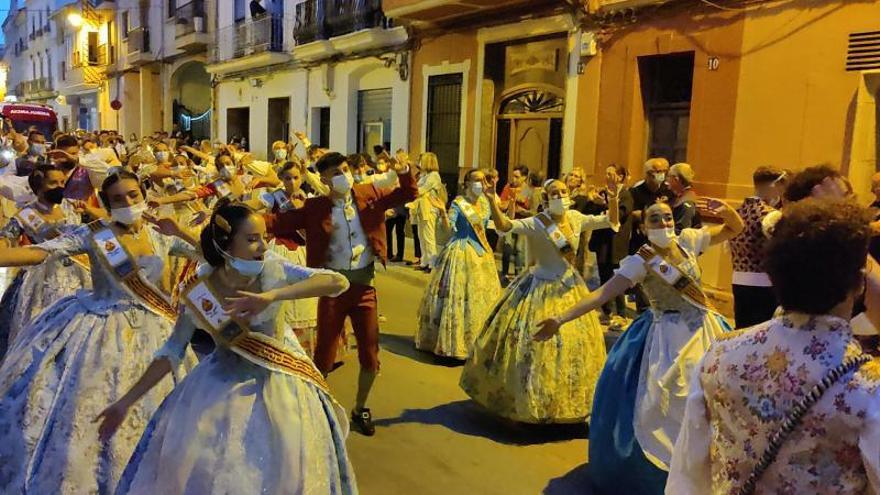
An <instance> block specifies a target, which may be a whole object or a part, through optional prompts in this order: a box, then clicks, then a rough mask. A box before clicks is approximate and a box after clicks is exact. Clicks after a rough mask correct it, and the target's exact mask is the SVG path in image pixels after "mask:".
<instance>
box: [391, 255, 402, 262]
mask: <svg viewBox="0 0 880 495" xmlns="http://www.w3.org/2000/svg"><path fill="white" fill-rule="evenodd" d="M391 262H392V263H403V256H395V257H393V258H391Z"/></svg>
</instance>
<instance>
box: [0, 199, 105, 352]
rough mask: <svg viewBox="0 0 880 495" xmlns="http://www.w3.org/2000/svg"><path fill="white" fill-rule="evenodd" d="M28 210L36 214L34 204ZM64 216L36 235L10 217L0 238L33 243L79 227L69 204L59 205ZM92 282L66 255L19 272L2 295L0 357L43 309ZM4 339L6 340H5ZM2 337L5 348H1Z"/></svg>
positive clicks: (81, 268)
mask: <svg viewBox="0 0 880 495" xmlns="http://www.w3.org/2000/svg"><path fill="white" fill-rule="evenodd" d="M25 208H30V209H31V211H35V212H36V211H37V210H36V206H34V205H33V204H30V205H27V206H26V207H25ZM61 210H62V212H63V213H64V216H63V217H62V218H61V219H59V221H56V222H48V221H46V219H43V221H44V222H45V223H43V224H42V225H41V226H40V228H39V231H38V232H31V231H30V229H29V228H26V227H24V226H22V224H21V222H20V221H19V220H18V219H17V218H15V217H13V218H12V219H10V220H9V222H8V223H7V224H6V225H5V226H4V227H3V228H2V229H0V238H3V239H7V240H8V241H10V243H12V244H13V245H15V243H16V242H17V241H18V239H19V238H20V237H21V236H22V235H25V236H27V238H28V240H29V241H30V242H31V243H32V244H34V243H39V242H43V241H45V240H47V239H50V238H53V237H55V236H57V235H58V234H59V233H66V232H71V231H73V230H74V229H76V228H77V227H78V226H79V224H80V220H79V215H78V214H77V213H76V212H75V211H74V210H73V207H72V206H71V205H70V203H68V202H66V201H65V202H63V203H62V204H61ZM91 287H92V279H91V277H90V276H89V271H88V270H87V269H85V268H83V267H82V266H80V265H78V264H76V263H74V262H73V261H71V260H70V258H68V257H66V256H51V257H49V258H47V259H46V261H44V262H42V263H40V264H39V265H37V266H32V267H28V268H27V269H23V270H20V271H19V272H18V275H16V277H15V279H14V280H13V282H12V284H11V285H10V286H9V287H8V288H7V289H6V293H4V294H3V299H2V307H0V358H2V357H3V355H4V354H5V352H6V351H7V349H12V348H13V347H14V346H15V344H16V342H17V341H18V340H19V339H18V337H19V335H20V333H21V329H22V328H24V327H25V326H27V324H28V323H30V321H31V320H32V319H34V318H35V317H36V316H37V315H39V314H40V313H41V312H42V311H43V310H44V309H45V308H46V307H48V306H49V305H51V304H52V303H54V302H56V301H58V300H59V299H62V298H64V297H66V296H70V295H73V294H74V293H75V292H76V291H78V290H80V289H91ZM4 336H5V337H4ZM4 338H5V339H6V340H7V341H8V343H7V345H6V346H4V345H2V341H3V340H4Z"/></svg>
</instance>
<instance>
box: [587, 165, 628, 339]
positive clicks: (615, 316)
mask: <svg viewBox="0 0 880 495" xmlns="http://www.w3.org/2000/svg"><path fill="white" fill-rule="evenodd" d="M607 173H614V174H615V175H616V176H617V179H618V182H619V184H618V186H617V189H618V190H617V191H616V196H617V197H618V208H619V209H620V217H619V218H620V230H618V231H617V232H615V231H613V230H611V229H605V230H598V231H596V232H595V234H593V239H592V242H591V247H592V248H593V250H594V251H595V253H596V264H597V267H598V269H599V280H600V282H601V283H602V284H604V283H606V282H608V281H609V280H611V277H613V276H614V270H615V269H617V268H619V267H620V260H622V259H623V258H626V256H627V255H629V240H630V225H631V219H630V217H631V215H630V214H631V213H632V211H633V197H632V193H630V191H629V188H628V187H626V183H627V180H628V179H629V171H628V170H627V169H626V167H622V166H614V165H612V166H610V167H608V170H607ZM612 194H613V192H612ZM602 196H603V197H604V198H607V196H608V191H607V190H606V191H602ZM603 202H604V203H605V204H607V200H606V201H603ZM602 313H603V314H604V315H605V316H606V317H608V318H609V319H610V320H611V321H610V322H611V323H612V324H614V326H616V327H619V328H621V329H623V328H625V327H626V326H627V321H626V297H625V296H624V295H623V294H621V295H619V296H617V297H615V298H614V299H613V300H611V301H608V302H607V303H605V305H604V306H602Z"/></svg>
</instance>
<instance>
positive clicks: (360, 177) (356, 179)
mask: <svg viewBox="0 0 880 495" xmlns="http://www.w3.org/2000/svg"><path fill="white" fill-rule="evenodd" d="M353 177H354V183H355V184H360V183H361V182H363V181H364V176H363V175H361V174H354V176H353Z"/></svg>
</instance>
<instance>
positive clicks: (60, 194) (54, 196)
mask: <svg viewBox="0 0 880 495" xmlns="http://www.w3.org/2000/svg"><path fill="white" fill-rule="evenodd" d="M43 197H45V198H46V201H48V202H50V203H52V204H53V205H60V204H61V202H62V201H64V188H63V187H56V188H54V189H49V190H48V191H46V192H45V193H43Z"/></svg>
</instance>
